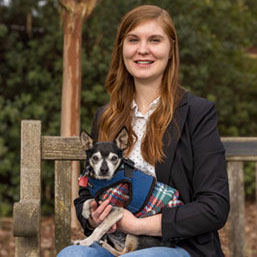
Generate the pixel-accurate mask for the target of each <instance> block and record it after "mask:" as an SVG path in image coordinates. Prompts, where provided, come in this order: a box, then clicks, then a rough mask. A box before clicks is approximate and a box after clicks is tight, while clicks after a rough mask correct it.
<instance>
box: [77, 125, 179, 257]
mask: <svg viewBox="0 0 257 257" xmlns="http://www.w3.org/2000/svg"><path fill="white" fill-rule="evenodd" d="M80 140H81V143H82V145H83V147H84V149H85V150H86V154H87V158H86V173H87V174H86V175H87V177H86V179H88V177H92V178H93V179H95V181H98V180H99V181H103V182H106V183H108V181H111V179H112V178H113V177H114V176H115V174H116V172H118V171H119V170H120V168H121V167H122V163H123V160H124V158H123V151H124V150H125V149H126V148H127V147H128V131H127V129H126V128H125V127H123V128H122V129H121V131H120V132H119V133H118V135H117V136H116V137H115V139H114V141H113V142H94V141H93V139H92V138H91V137H90V136H89V135H88V134H87V133H86V132H84V131H82V132H81V134H80ZM147 176H150V175H147ZM84 178H85V177H84ZM151 178H153V177H151ZM153 179H154V181H155V178H153ZM155 182H156V181H155ZM140 183H141V182H140ZM116 184H117V183H116ZM157 184H158V186H159V187H162V191H164V190H163V188H164V187H165V190H166V189H167V190H170V189H171V190H173V191H172V193H171V191H168V193H167V195H168V197H169V198H168V205H169V206H171V207H173V206H178V205H181V204H182V202H181V201H179V200H178V192H177V191H176V190H175V189H172V188H170V187H168V186H166V185H164V184H161V183H159V182H157ZM156 188H157V187H156ZM101 192H102V191H101ZM105 192H106V191H105ZM153 192H154V191H153ZM151 194H152V191H151ZM156 195H157V194H156ZM98 196H99V195H98ZM130 196H131V195H130ZM151 196H152V195H151ZM108 197H109V195H107V198H105V199H108ZM95 198H96V197H95ZM166 198H167V197H166ZM96 199H97V200H99V198H96ZM102 199H103V198H102ZM130 200H131V199H129V198H127V201H130ZM92 201H93V199H89V200H87V201H85V203H84V205H83V211H82V215H83V216H84V217H85V218H86V219H88V218H89V217H90V212H91V202H92ZM144 202H145V200H144ZM112 205H113V204H112ZM114 205H115V203H114ZM123 207H126V204H123V205H120V206H118V207H117V206H113V208H112V210H111V211H110V213H109V215H108V216H107V217H106V219H105V220H104V221H103V222H102V223H101V224H100V225H99V226H98V227H96V228H95V229H94V231H93V233H92V234H91V235H90V236H89V237H87V238H86V239H84V240H81V241H75V242H74V244H76V245H84V246H90V245H92V244H93V243H94V242H99V243H100V244H101V245H102V246H103V247H104V248H106V249H107V250H108V251H110V252H111V253H112V254H113V255H114V256H120V255H122V254H125V253H127V252H131V251H134V250H137V249H142V248H147V247H152V246H159V245H161V239H160V238H159V237H151V236H134V235H125V234H123V233H121V232H115V233H114V234H110V235H108V238H109V239H111V242H112V245H113V246H111V245H110V244H109V243H107V242H106V241H102V240H101V239H102V237H103V236H104V235H105V234H106V233H107V232H108V231H109V229H110V228H111V227H112V226H113V225H114V224H115V223H117V222H118V221H119V220H120V219H121V218H122V217H123V210H124V209H123ZM158 208H160V207H158ZM128 209H129V208H128ZM146 212H148V211H145V212H144V210H141V212H140V213H141V215H142V214H143V216H141V217H144V215H145V216H150V215H148V214H147V213H146ZM137 215H138V214H137Z"/></svg>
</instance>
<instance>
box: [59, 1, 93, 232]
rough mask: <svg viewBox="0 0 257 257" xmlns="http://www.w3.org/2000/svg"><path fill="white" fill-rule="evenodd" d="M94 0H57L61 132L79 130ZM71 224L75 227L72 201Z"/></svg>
mask: <svg viewBox="0 0 257 257" xmlns="http://www.w3.org/2000/svg"><path fill="white" fill-rule="evenodd" d="M96 1H97V0H83V1H76V0H72V1H71V0H59V4H60V6H61V7H62V20H63V26H64V45H63V85H62V110H61V136H78V135H79V131H80V98H81V97H80V96H81V45H82V26H83V23H84V21H85V20H86V18H87V17H88V16H89V15H90V14H91V12H92V11H93V9H94V7H95V5H96ZM71 169H72V185H71V191H72V192H71V195H72V200H73V199H74V198H76V197H77V194H78V190H79V187H78V176H79V170H80V168H79V162H75V161H74V162H72V163H71ZM71 226H72V228H78V227H79V224H78V221H77V218H76V213H75V209H74V206H73V205H72V213H71Z"/></svg>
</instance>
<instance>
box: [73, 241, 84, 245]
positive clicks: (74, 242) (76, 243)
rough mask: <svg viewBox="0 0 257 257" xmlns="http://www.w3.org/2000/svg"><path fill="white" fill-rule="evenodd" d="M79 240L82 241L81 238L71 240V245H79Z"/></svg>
mask: <svg viewBox="0 0 257 257" xmlns="http://www.w3.org/2000/svg"><path fill="white" fill-rule="evenodd" d="M81 241H83V240H76V241H73V242H72V244H73V245H80V242H81Z"/></svg>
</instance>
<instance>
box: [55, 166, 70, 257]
mask: <svg viewBox="0 0 257 257" xmlns="http://www.w3.org/2000/svg"><path fill="white" fill-rule="evenodd" d="M70 242H71V161H55V249H56V253H58V252H59V251H60V250H61V249H63V248H64V247H65V246H68V245H69V244H70Z"/></svg>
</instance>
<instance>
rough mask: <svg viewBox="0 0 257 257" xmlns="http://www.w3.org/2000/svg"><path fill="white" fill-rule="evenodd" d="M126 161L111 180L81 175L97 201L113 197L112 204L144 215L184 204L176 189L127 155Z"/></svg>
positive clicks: (81, 178)
mask: <svg viewBox="0 0 257 257" xmlns="http://www.w3.org/2000/svg"><path fill="white" fill-rule="evenodd" d="M123 163H124V165H123V168H122V169H120V170H118V171H117V172H116V173H115V175H114V176H113V177H112V179H111V180H106V179H103V180H99V179H94V178H93V177H91V176H81V177H80V182H79V184H80V185H81V186H83V187H87V188H88V190H89V191H90V194H91V196H92V197H93V198H95V199H96V201H104V200H107V199H109V200H110V204H111V205H113V206H117V207H123V208H126V209H128V210H129V211H131V212H132V213H133V214H134V215H136V217H140V218H143V217H147V216H152V215H154V214H157V213H160V212H161V209H162V208H163V207H164V206H168V207H176V206H179V205H182V204H183V203H182V202H181V201H180V200H179V199H178V198H179V192H178V191H177V190H176V189H174V188H172V187H170V186H168V185H165V184H163V183H160V182H157V181H156V179H155V177H153V176H151V175H149V174H146V173H145V172H143V171H141V170H136V169H135V168H134V166H133V164H131V161H130V160H129V159H124V161H123Z"/></svg>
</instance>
